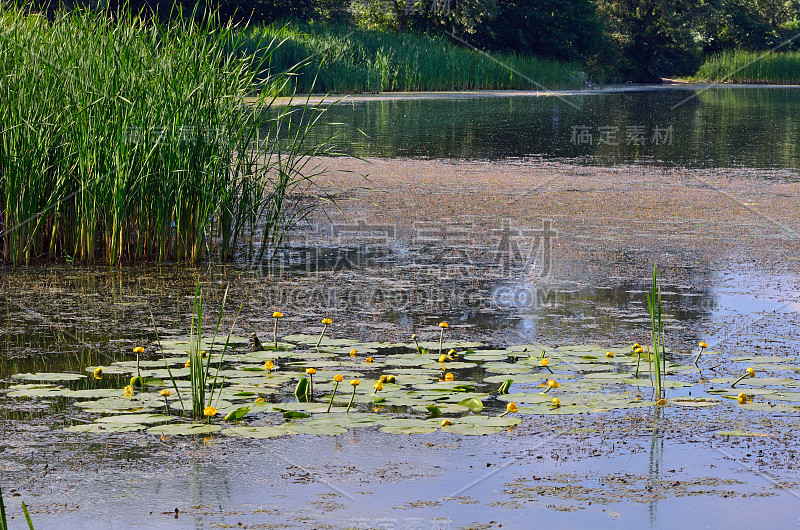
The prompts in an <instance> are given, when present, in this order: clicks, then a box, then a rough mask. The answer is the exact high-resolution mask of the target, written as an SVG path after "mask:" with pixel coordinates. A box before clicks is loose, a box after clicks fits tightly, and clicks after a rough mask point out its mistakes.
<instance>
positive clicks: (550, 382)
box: [547, 379, 561, 388]
mask: <svg viewBox="0 0 800 530" xmlns="http://www.w3.org/2000/svg"><path fill="white" fill-rule="evenodd" d="M547 386H548V387H550V388H558V387H560V386H561V385H560V384H559V383H558V381H556V380H555V379H548V380H547Z"/></svg>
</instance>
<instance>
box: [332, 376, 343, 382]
mask: <svg viewBox="0 0 800 530" xmlns="http://www.w3.org/2000/svg"><path fill="white" fill-rule="evenodd" d="M333 380H334V381H336V382H337V383H341V382H342V381H344V377H342V374H336V375H334V376H333Z"/></svg>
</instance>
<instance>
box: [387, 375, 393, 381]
mask: <svg viewBox="0 0 800 530" xmlns="http://www.w3.org/2000/svg"><path fill="white" fill-rule="evenodd" d="M386 382H387V383H394V382H395V377H394V376H393V375H389V376H387V377H386Z"/></svg>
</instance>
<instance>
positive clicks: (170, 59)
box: [0, 5, 329, 265]
mask: <svg viewBox="0 0 800 530" xmlns="http://www.w3.org/2000/svg"><path fill="white" fill-rule="evenodd" d="M242 31H243V28H240V27H236V26H234V25H232V24H223V23H220V22H219V21H218V20H217V18H216V16H215V15H214V14H213V13H212V14H208V15H205V16H199V15H198V14H197V13H193V14H192V15H191V16H187V17H186V18H185V19H183V18H181V17H180V16H178V17H176V18H174V19H173V20H171V21H169V22H158V21H154V20H144V19H141V18H139V17H137V16H134V15H129V14H128V15H126V14H118V15H117V17H114V18H111V17H109V16H108V15H104V14H102V13H92V12H89V11H79V10H75V11H69V12H65V13H62V14H61V15H59V16H58V17H57V18H56V19H55V20H53V21H52V22H49V21H47V20H45V19H44V18H43V17H40V16H37V15H29V14H26V13H24V12H23V11H22V10H21V9H20V8H16V7H9V6H4V5H0V256H2V260H3V261H5V262H7V263H12V264H30V263H32V262H34V261H37V260H57V259H63V260H66V261H77V262H87V263H94V262H106V263H108V264H112V265H116V264H119V263H122V262H124V261H136V260H153V261H177V262H183V263H197V262H199V261H201V260H203V259H204V258H205V257H207V256H209V255H215V256H219V257H220V258H221V259H223V260H230V259H233V257H234V255H235V254H236V253H237V249H242V248H243V251H242V252H241V253H243V254H244V255H245V257H246V258H247V259H249V260H257V259H259V258H263V257H264V255H265V252H266V251H267V250H268V249H275V248H277V246H279V245H280V244H281V242H282V241H283V238H284V237H285V233H286V231H287V229H288V228H290V227H291V226H292V224H293V223H295V222H298V221H299V220H301V219H302V218H303V217H304V216H305V215H307V214H308V213H309V211H310V210H311V209H313V207H314V206H315V205H316V204H318V203H319V201H320V200H326V199H328V198H329V197H328V196H326V195H325V194H324V193H322V192H320V191H319V188H318V187H316V184H315V179H317V178H319V177H321V175H322V174H323V173H324V171H325V170H324V168H321V167H320V166H318V165H315V164H316V163H315V161H314V160H315V157H316V155H320V154H326V153H327V152H328V144H327V143H326V142H325V141H323V142H321V143H314V144H311V143H310V142H309V139H308V138H309V136H308V133H309V130H310V129H311V128H312V127H313V126H314V125H315V123H316V122H317V120H318V119H319V117H320V115H321V113H322V112H323V107H322V106H310V105H307V103H308V101H307V100H306V101H301V102H299V104H298V105H294V106H280V107H277V106H275V105H273V102H274V98H273V96H274V95H275V94H277V93H281V94H286V93H287V92H288V93H291V86H290V85H291V83H289V80H290V79H291V77H292V75H293V71H292V68H291V67H290V68H286V69H283V70H281V71H280V72H279V73H275V74H274V75H273V72H276V70H275V69H273V68H271V67H270V62H271V61H272V57H273V53H274V52H275V50H276V48H277V47H278V45H279V42H277V41H275V40H268V41H265V40H260V39H254V38H249V39H248V40H247V47H246V48H245V47H244V45H243V40H242V38H241V35H242ZM293 66H294V67H296V65H293ZM245 98H248V99H247V103H246V104H245ZM296 196H305V197H313V200H306V201H304V202H301V203H295V201H293V197H296Z"/></svg>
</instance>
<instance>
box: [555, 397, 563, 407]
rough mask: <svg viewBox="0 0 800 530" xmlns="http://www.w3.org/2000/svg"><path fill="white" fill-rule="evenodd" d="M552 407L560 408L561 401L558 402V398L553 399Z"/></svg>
mask: <svg viewBox="0 0 800 530" xmlns="http://www.w3.org/2000/svg"><path fill="white" fill-rule="evenodd" d="M553 406H554V407H560V406H561V401H559V400H558V398H553Z"/></svg>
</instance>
